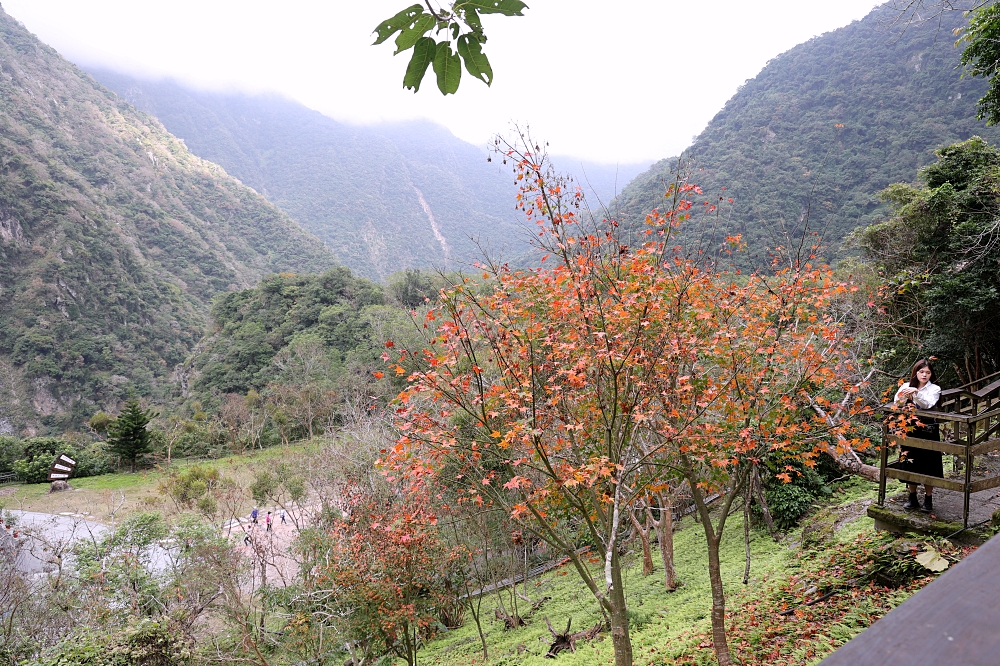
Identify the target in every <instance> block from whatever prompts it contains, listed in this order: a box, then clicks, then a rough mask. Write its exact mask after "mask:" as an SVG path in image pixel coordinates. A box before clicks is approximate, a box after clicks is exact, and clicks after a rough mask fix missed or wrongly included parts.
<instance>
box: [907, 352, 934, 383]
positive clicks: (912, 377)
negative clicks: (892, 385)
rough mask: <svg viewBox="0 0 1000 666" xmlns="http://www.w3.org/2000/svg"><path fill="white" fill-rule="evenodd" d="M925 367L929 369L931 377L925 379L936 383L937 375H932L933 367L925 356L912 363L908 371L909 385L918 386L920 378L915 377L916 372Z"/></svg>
mask: <svg viewBox="0 0 1000 666" xmlns="http://www.w3.org/2000/svg"><path fill="white" fill-rule="evenodd" d="M924 368H927V369H928V370H930V371H931V378H930V379H928V380H927V383H928V384H935V383H937V377H936V376H935V375H934V368H933V367H932V366H931V362H930V361H928V360H927V359H926V358H922V359H920V360H919V361H917V362H916V363H914V364H913V370H912V371H911V372H910V386H912V387H913V388H917V387H918V386H920V380H919V379H917V373H918V372H920V371H921V370H922V369H924Z"/></svg>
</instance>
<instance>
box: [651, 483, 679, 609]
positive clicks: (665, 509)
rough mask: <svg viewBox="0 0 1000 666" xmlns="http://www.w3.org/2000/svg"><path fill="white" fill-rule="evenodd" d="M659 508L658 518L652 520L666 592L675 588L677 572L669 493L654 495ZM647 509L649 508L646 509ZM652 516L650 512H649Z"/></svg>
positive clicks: (672, 513)
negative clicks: (661, 562) (658, 543)
mask: <svg viewBox="0 0 1000 666" xmlns="http://www.w3.org/2000/svg"><path fill="white" fill-rule="evenodd" d="M656 500H657V504H658V505H659V509H660V519H659V520H657V521H653V527H655V528H656V540H657V541H659V542H660V559H662V560H663V584H664V585H665V586H666V588H667V592H673V591H674V590H676V589H677V585H678V582H677V572H675V571H674V507H673V504H672V503H671V501H670V495H668V494H661V495H657V496H656ZM646 510H647V511H649V508H648V507H647V509H646ZM649 515H650V517H652V512H650V514H649Z"/></svg>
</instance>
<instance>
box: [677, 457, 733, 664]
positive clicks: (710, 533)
mask: <svg viewBox="0 0 1000 666" xmlns="http://www.w3.org/2000/svg"><path fill="white" fill-rule="evenodd" d="M684 462H685V463H686V467H687V473H686V476H687V479H688V484H689V485H690V486H691V499H692V500H694V503H695V506H696V507H698V515H699V516H700V517H701V526H702V528H703V529H704V530H705V541H707V542H708V579H709V581H710V582H711V584H712V645H713V646H714V648H715V658H716V659H717V660H718V662H719V666H733V657H732V655H731V654H730V652H729V642H728V641H727V640H726V591H725V589H724V587H723V585H722V570H721V567H720V564H719V544H720V543H721V542H722V535H723V532H724V530H725V528H726V518H727V517H728V516H729V509H730V507H731V506H732V504H733V499H734V498H735V497H736V496H737V495H739V494H740V493H741V491H742V490H743V484H744V483H745V482H746V477H745V476H744V477H742V478H741V477H737V478H735V479H732V480H731V481H730V483H731V484H732V486H730V487H729V488H726V489H725V498H724V500H723V503H722V507H721V512H720V515H719V524H718V526H713V524H712V515H711V514H710V513H709V511H708V505H707V504H705V495H704V492H703V491H702V490H701V488H699V487H698V479H697V478H695V477H694V474H693V473H692V472H691V467H692V466H691V464H690V462H688V461H686V460H685V461H684Z"/></svg>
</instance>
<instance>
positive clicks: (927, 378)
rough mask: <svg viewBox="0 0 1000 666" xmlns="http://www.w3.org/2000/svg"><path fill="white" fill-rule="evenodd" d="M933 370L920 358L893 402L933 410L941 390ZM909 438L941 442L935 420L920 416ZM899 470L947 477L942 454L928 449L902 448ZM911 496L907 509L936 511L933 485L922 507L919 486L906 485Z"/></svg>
mask: <svg viewBox="0 0 1000 666" xmlns="http://www.w3.org/2000/svg"><path fill="white" fill-rule="evenodd" d="M934 379H935V377H934V369H933V368H932V367H931V364H930V363H929V362H928V361H927V360H926V359H923V358H922V359H920V360H919V361H917V362H916V363H914V364H913V370H912V371H911V372H910V381H908V382H906V383H905V384H903V385H902V386H900V387H899V390H898V391H896V397H895V399H894V402H895V403H896V404H897V405H903V404H906V403H908V402H909V403H913V406H914V407H916V408H917V409H920V410H929V409H934V407H935V406H937V402H938V399H939V398H940V397H941V387H940V386H938V385H937V384H935V383H934ZM907 437H914V438H916V439H925V440H930V441H932V442H940V441H941V432H940V428H939V427H938V424H937V422H936V421H934V419H932V418H929V417H926V416H921V417H919V418H918V421H917V423H916V425H913V426H912V427H910V429H909V431H908V432H907ZM899 458H900V462H899V468H900V469H903V470H906V471H907V472H913V473H914V474H923V475H924V476H934V477H937V478H939V479H940V478H944V465H943V463H942V460H941V458H942V456H941V452H940V451H930V450H928V449H918V448H908V447H906V446H902V447H900V453H899ZM907 486H908V487H909V491H910V496H909V498H908V499H907V501H906V504H904V505H903V508H904V509H910V510H912V509H920V510H921V511H923V512H925V513H930V512H931V511H933V510H934V503H933V499H932V498H933V496H934V486H929V485H925V486H924V505H923V506H920V503H919V502H918V501H917V484H915V483H909V484H907Z"/></svg>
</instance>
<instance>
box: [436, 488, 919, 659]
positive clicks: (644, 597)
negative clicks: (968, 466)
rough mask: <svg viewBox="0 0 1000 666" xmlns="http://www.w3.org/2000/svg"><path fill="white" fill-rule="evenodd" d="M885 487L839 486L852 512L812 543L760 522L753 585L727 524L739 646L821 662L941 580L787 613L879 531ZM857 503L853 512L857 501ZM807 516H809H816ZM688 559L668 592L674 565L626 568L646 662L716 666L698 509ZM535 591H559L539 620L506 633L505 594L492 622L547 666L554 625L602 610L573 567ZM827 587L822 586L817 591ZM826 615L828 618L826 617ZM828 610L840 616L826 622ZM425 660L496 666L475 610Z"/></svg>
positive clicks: (755, 655)
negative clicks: (835, 557)
mask: <svg viewBox="0 0 1000 666" xmlns="http://www.w3.org/2000/svg"><path fill="white" fill-rule="evenodd" d="M876 493H877V487H876V486H875V484H871V483H869V482H866V481H862V480H858V479H853V480H850V481H848V482H846V483H843V484H839V485H838V487H837V490H836V492H835V493H834V496H833V497H832V498H831V500H830V501H829V502H828V503H827V504H826V506H827V507H839V508H840V512H841V514H842V515H845V516H847V517H846V518H845V519H844V520H842V521H841V522H839V523H838V525H837V529H836V531H835V532H833V533H832V536H831V537H830V538H829V539H828V540H824V541H823V542H822V543H820V544H818V545H816V544H813V543H810V549H809V550H808V551H803V550H802V547H801V546H800V539H801V534H802V530H801V528H797V529H795V530H792V531H790V532H789V533H787V534H785V535H784V536H783V538H782V539H781V541H780V542H775V541H774V540H772V539H771V537H770V536H769V535H768V534H767V532H766V531H763V530H760V529H754V530H752V531H751V569H750V581H749V584H748V585H743V570H744V566H745V555H744V548H743V522H742V516H741V514H740V513H739V512H737V513H735V514H733V515H732V516H731V517H730V519H729V521H728V522H727V525H726V532H725V538H724V539H723V543H722V548H721V560H722V574H723V579H724V583H725V586H726V592H727V595H728V598H727V609H728V612H729V618H730V632H731V633H730V644H731V646H732V649H733V651H734V654H735V656H737V657H738V658H739V659H740V660H741V661H743V662H744V663H748V664H750V663H752V664H769V665H770V664H809V663H815V662H818V661H819V660H820V659H821V658H822V657H823V656H825V655H827V654H829V653H830V652H831V651H833V650H834V649H836V647H839V646H840V645H842V644H843V643H845V642H846V641H847V640H849V639H850V638H851V637H853V636H854V635H856V634H857V633H859V632H860V631H862V630H863V629H864V628H865V627H867V626H869V625H870V624H871V623H872V622H873V621H874V620H875V619H877V618H878V617H881V616H882V615H883V614H884V613H885V612H888V610H890V609H891V608H893V607H895V606H896V605H898V604H899V603H902V601H904V600H905V599H906V598H907V597H909V596H910V595H911V594H912V593H913V592H914V591H915V590H916V589H918V588H919V587H920V586H921V585H922V584H923V583H925V582H926V581H927V580H929V579H923V580H921V581H917V582H916V583H914V584H912V585H909V586H907V587H905V588H901V589H898V590H888V589H886V588H881V587H875V586H868V587H862V588H861V589H847V590H845V591H844V592H843V593H842V594H839V595H835V596H834V597H833V598H832V599H831V600H830V601H829V602H823V603H820V604H816V605H815V606H811V607H808V608H807V609H806V610H799V611H796V612H795V613H793V614H792V615H791V616H790V617H789V618H787V619H784V618H782V616H779V615H778V611H780V610H783V609H785V608H788V607H789V604H790V603H792V604H793V605H795V604H797V603H799V602H800V600H799V599H797V598H796V595H797V596H798V597H802V599H801V601H804V600H805V595H804V592H805V591H806V590H807V588H806V587H803V586H802V585H801V581H803V580H808V579H810V578H811V577H813V576H816V577H818V576H819V572H822V573H823V574H824V575H826V574H827V571H826V568H827V567H828V560H829V559H830V557H831V556H832V554H834V553H835V552H837V550H838V549H845V548H849V547H850V545H851V544H852V543H853V542H855V540H856V539H857V538H858V537H859V536H862V535H864V534H866V533H869V532H871V531H873V530H874V525H873V521H872V520H871V519H870V518H868V517H867V515H865V513H864V511H863V510H860V511H855V510H854V509H855V508H860V507H861V506H863V505H864V504H865V503H866V502H867V501H870V500H872V499H873V498H874V497H875V494H876ZM848 507H849V508H850V509H851V510H846V509H847V508H848ZM809 520H810V517H806V518H805V519H804V521H803V524H807V523H808V521H809ZM674 548H675V557H676V568H677V573H678V575H679V577H680V579H681V580H682V581H683V586H682V587H681V588H680V589H678V590H677V591H675V592H672V593H668V592H666V590H665V589H664V586H663V578H662V574H663V571H662V567H661V566H660V563H659V562H658V561H656V558H655V557H654V561H656V564H657V567H656V570H655V571H654V573H653V575H651V576H648V577H643V576H642V575H641V565H640V562H639V561H638V560H637V559H636V558H635V556H634V555H633V556H632V557H631V560H630V566H629V567H628V569H627V571H626V589H627V593H628V597H629V602H630V608H631V612H632V616H633V626H632V632H631V637H632V646H633V650H634V659H635V663H636V664H642V665H646V664H650V665H653V664H656V665H659V664H699V665H700V664H706V665H707V664H714V663H715V660H714V653H713V651H712V648H711V645H710V638H709V636H710V628H711V627H710V620H709V611H710V607H711V591H710V587H709V580H708V569H707V549H706V544H705V537H704V532H703V530H702V528H701V526H700V525H699V524H697V523H696V522H695V521H694V520H693V519H692V518H686V519H685V520H684V521H683V522H682V524H681V528H680V529H679V530H678V531H677V532H676V533H675V534H674ZM529 590H530V592H531V596H532V597H533V598H535V599H537V598H540V597H543V596H549V597H551V599H550V600H549V601H547V602H546V603H545V604H544V605H543V606H542V607H541V608H540V609H539V610H538V611H537V612H535V613H534V615H533V616H532V618H531V620H530V622H529V624H528V626H527V627H524V628H521V629H517V630H515V631H505V630H504V629H503V626H502V624H501V623H500V622H499V621H496V620H495V619H494V618H493V612H492V611H493V608H494V607H495V606H496V603H495V601H494V600H493V599H487V600H485V601H484V603H483V616H484V620H483V624H484V626H483V629H484V632H485V633H486V635H487V636H486V640H487V647H488V651H489V656H490V660H489V662H488V663H490V664H518V665H523V666H542V665H543V664H546V665H547V664H551V663H553V662H552V661H550V660H546V659H545V657H544V655H545V653H546V651H547V650H548V647H549V644H550V642H551V635H550V634H549V631H548V628H547V627H546V625H545V619H544V618H546V617H547V618H548V619H549V620H550V621H551V622H552V625H553V627H555V628H557V629H558V630H562V629H564V628H565V626H566V622H567V620H568V619H569V618H570V617H572V618H573V627H574V630H580V629H583V628H586V627H589V626H593V625H594V624H595V623H596V622H597V621H598V620H599V618H600V614H599V611H598V608H597V604H596V602H595V601H594V600H593V597H592V596H591V595H590V594H589V592H587V591H586V589H585V588H584V587H583V585H582V584H581V583H580V581H579V578H578V577H577V576H576V575H575V573H574V572H573V571H572V569H571V568H570V567H568V566H564V567H561V568H559V569H556V570H554V571H552V572H549V573H547V574H545V575H544V576H542V577H541V578H540V579H538V580H536V581H534V582H533V583H529ZM813 596H815V594H814V595H813ZM824 614H825V615H824ZM824 618H825V619H826V620H828V622H827V623H826V624H824ZM558 660H559V661H561V662H562V663H565V664H570V665H572V666H598V665H602V666H603V665H605V664H611V663H613V653H612V646H611V641H610V640H609V639H608V638H606V637H604V638H599V639H598V640H596V641H593V642H581V643H578V644H577V650H576V653H567V652H564V653H562V654H560V655H559V657H558ZM419 663H421V664H426V665H434V666H452V665H454V666H458V665H460V664H461V665H468V664H483V663H487V662H484V660H483V654H482V647H481V645H480V642H479V638H478V634H477V632H476V626H475V623H474V622H473V621H472V618H471V616H469V615H467V616H466V621H465V625H464V626H462V627H461V628H459V629H455V630H452V631H449V632H447V633H444V634H442V635H439V637H438V638H436V639H435V640H433V641H432V642H430V643H429V644H428V645H427V646H426V647H425V648H424V649H423V650H422V651H421V652H420V658H419Z"/></svg>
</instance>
